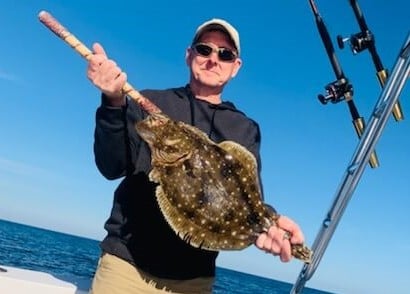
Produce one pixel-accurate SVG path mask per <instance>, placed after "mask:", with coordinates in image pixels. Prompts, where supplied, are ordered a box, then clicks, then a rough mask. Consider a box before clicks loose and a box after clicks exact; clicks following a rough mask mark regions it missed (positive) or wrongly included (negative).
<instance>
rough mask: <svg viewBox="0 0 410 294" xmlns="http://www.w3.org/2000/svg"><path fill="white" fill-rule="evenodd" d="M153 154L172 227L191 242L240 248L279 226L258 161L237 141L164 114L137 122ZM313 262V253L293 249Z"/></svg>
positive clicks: (163, 206)
mask: <svg viewBox="0 0 410 294" xmlns="http://www.w3.org/2000/svg"><path fill="white" fill-rule="evenodd" d="M136 130H137V132H138V134H139V135H140V136H141V137H142V138H143V140H144V141H145V142H147V144H148V145H149V147H150V150H151V162H152V170H151V172H150V174H149V177H150V180H151V181H153V182H156V183H158V184H159V185H158V186H157V189H156V197H157V200H158V203H159V206H160V209H161V211H162V213H163V215H164V217H165V219H166V220H167V222H168V223H169V224H170V226H171V227H172V229H173V230H174V231H175V232H176V233H177V234H178V235H179V236H180V237H181V238H182V239H184V240H185V241H186V242H188V243H189V244H191V245H192V246H195V247H200V248H203V249H207V250H240V249H243V248H246V247H248V246H249V245H251V244H253V243H254V242H255V240H256V238H257V237H258V236H259V234H260V233H262V232H266V231H267V230H268V229H269V227H271V226H272V225H275V224H276V221H277V219H278V218H279V215H278V214H276V213H275V212H274V211H273V210H272V209H270V208H269V206H267V205H265V204H264V203H263V201H262V197H261V189H260V184H259V177H258V169H257V162H256V160H255V157H254V156H253V154H252V153H251V152H249V151H248V150H247V149H246V148H245V147H243V146H241V145H240V144H237V143H235V142H232V141H223V142H221V143H219V144H216V143H214V142H213V141H212V140H210V139H209V138H208V137H207V136H206V134H205V133H203V132H202V131H201V130H199V129H197V128H195V127H193V126H191V125H188V124H185V123H183V122H180V121H173V120H171V119H170V118H169V117H168V116H166V115H164V114H163V113H154V114H150V115H149V116H147V118H145V119H144V120H142V121H140V122H138V123H137V124H136ZM292 254H293V255H294V256H295V257H296V258H299V259H301V260H303V261H305V262H309V261H310V258H311V251H310V249H308V248H307V247H306V246H304V245H302V244H300V245H299V244H298V245H292Z"/></svg>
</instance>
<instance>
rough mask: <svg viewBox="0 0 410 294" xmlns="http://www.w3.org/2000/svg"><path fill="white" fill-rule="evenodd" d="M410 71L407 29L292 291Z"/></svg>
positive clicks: (306, 275)
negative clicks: (311, 251)
mask: <svg viewBox="0 0 410 294" xmlns="http://www.w3.org/2000/svg"><path fill="white" fill-rule="evenodd" d="M409 74H410V32H409V34H408V35H407V38H406V40H405V42H404V44H403V46H402V48H401V49H400V51H399V54H398V57H397V60H396V62H395V65H394V67H393V70H392V72H391V75H390V76H389V78H388V80H387V83H386V85H385V87H384V88H383V91H382V93H381V95H380V97H379V99H378V101H377V102H376V105H375V107H374V110H373V112H372V114H371V117H370V120H369V122H368V124H367V126H366V129H365V131H364V133H363V136H362V137H361V139H360V141H359V143H358V146H357V148H356V150H355V152H354V154H353V157H352V159H351V161H350V163H349V164H348V166H347V168H346V171H345V174H344V176H343V178H342V181H341V184H340V186H339V188H338V189H337V192H336V196H335V199H334V201H333V203H332V205H331V207H330V210H329V211H328V213H327V214H326V217H325V219H324V220H323V222H322V225H321V228H320V230H319V233H318V235H317V236H316V239H315V241H314V243H313V246H312V250H313V252H314V253H313V257H312V262H311V263H310V264H305V265H304V266H303V268H302V270H301V272H300V274H299V277H298V278H297V280H296V282H295V284H294V285H293V288H292V289H291V292H290V293H291V294H296V293H301V291H302V290H303V288H304V286H305V284H306V282H307V281H308V280H309V279H310V278H311V277H312V276H313V274H314V273H315V271H316V269H317V267H318V266H319V263H320V260H321V259H322V257H323V254H324V252H325V250H326V248H327V246H328V244H329V242H330V239H331V237H332V235H333V233H334V232H335V230H336V227H337V225H338V223H339V221H340V219H341V217H342V215H343V212H344V210H345V209H346V207H347V204H348V202H349V200H350V199H351V197H352V195H353V192H354V190H355V189H356V187H357V185H358V183H359V180H360V177H361V176H362V174H363V171H364V169H365V167H366V162H368V160H369V158H370V155H371V153H372V152H373V150H374V148H375V145H376V143H377V141H378V140H379V138H380V136H381V133H382V131H383V129H384V127H385V125H386V122H387V120H388V118H389V114H390V113H391V112H392V109H393V107H394V105H395V103H396V102H397V101H398V98H399V96H400V93H401V91H402V89H403V87H404V85H405V83H406V80H407V78H408V77H409Z"/></svg>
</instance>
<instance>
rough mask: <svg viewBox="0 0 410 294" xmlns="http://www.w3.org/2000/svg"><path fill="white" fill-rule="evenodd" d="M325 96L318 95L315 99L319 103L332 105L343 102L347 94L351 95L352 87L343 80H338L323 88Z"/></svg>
mask: <svg viewBox="0 0 410 294" xmlns="http://www.w3.org/2000/svg"><path fill="white" fill-rule="evenodd" d="M325 90H326V95H322V94H319V95H318V96H317V98H318V99H319V101H320V103H322V104H327V103H328V102H332V103H334V104H336V103H339V102H340V101H343V100H344V99H345V98H346V97H345V95H346V94H347V93H350V95H353V86H352V85H351V84H350V83H349V82H348V81H347V79H345V78H341V79H338V80H336V81H334V82H332V83H330V84H328V85H327V86H326V87H325Z"/></svg>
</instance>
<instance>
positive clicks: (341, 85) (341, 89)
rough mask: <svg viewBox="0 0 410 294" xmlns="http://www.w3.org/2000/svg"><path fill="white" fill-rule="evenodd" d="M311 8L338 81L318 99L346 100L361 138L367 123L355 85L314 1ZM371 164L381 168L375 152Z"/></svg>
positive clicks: (334, 101)
mask: <svg viewBox="0 0 410 294" xmlns="http://www.w3.org/2000/svg"><path fill="white" fill-rule="evenodd" d="M309 3H310V7H311V9H312V12H313V14H314V16H315V21H316V26H317V28H318V30H319V34H320V37H321V38H322V41H323V45H324V46H325V49H326V53H327V55H328V57H329V60H330V63H331V65H332V68H333V71H334V73H335V75H336V81H334V82H331V83H329V84H328V85H327V86H326V87H325V90H326V95H322V94H320V95H318V99H319V101H320V102H321V103H322V104H327V103H328V102H332V103H339V102H340V101H343V100H346V103H347V106H348V107H349V111H350V115H351V117H352V119H353V120H352V122H353V126H354V129H355V131H356V134H357V136H358V137H359V138H360V137H361V136H362V134H363V130H364V128H365V123H364V120H363V117H361V116H360V115H359V111H358V110H357V108H356V105H355V103H354V101H353V85H352V84H351V83H350V82H349V80H348V79H347V78H346V76H345V74H344V73H343V70H342V68H341V66H340V63H339V61H338V59H337V56H336V52H335V50H334V47H333V43H332V40H331V39H330V34H329V32H328V30H327V28H326V25H325V23H324V21H323V19H322V17H321V15H320V13H319V11H318V9H317V7H316V4H315V2H314V1H313V0H309ZM369 164H370V166H371V167H372V168H376V167H378V166H379V161H378V159H377V155H376V152H373V153H372V155H371V157H370V159H369Z"/></svg>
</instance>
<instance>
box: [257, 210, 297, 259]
mask: <svg viewBox="0 0 410 294" xmlns="http://www.w3.org/2000/svg"><path fill="white" fill-rule="evenodd" d="M303 242H304V237H303V233H302V231H301V230H300V228H299V226H298V225H297V224H296V223H295V222H294V221H293V220H291V219H290V218H288V217H286V216H280V217H279V219H278V221H277V226H276V225H274V226H271V227H270V228H269V230H268V232H267V233H262V234H260V235H259V237H258V238H257V239H256V241H255V245H256V247H258V248H259V249H261V250H264V251H265V252H266V253H272V254H273V255H279V256H280V260H281V261H282V262H288V261H290V260H291V259H292V255H291V248H290V246H291V244H302V243H303Z"/></svg>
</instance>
